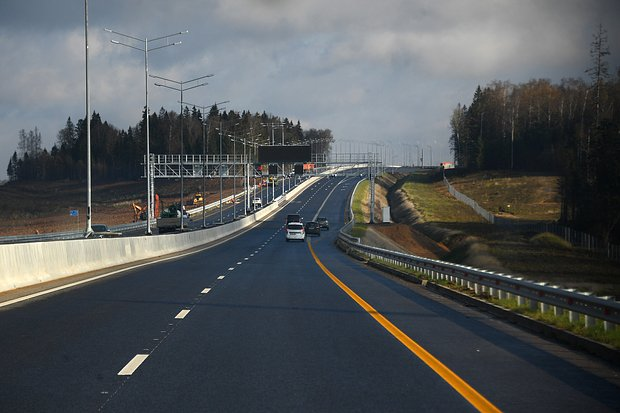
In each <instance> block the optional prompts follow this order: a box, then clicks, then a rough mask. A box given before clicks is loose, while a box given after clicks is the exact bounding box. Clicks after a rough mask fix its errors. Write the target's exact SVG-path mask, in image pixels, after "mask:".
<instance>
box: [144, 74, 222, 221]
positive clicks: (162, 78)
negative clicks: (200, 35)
mask: <svg viewBox="0 0 620 413" xmlns="http://www.w3.org/2000/svg"><path fill="white" fill-rule="evenodd" d="M149 76H151V77H153V78H156V79H161V80H164V81H167V82H172V83H174V84H176V85H178V87H176V86H169V85H165V84H162V83H155V86H161V87H165V88H168V89H172V90H176V91H177V92H181V113H180V114H179V116H180V117H181V159H179V174H180V175H181V204H180V206H179V208H180V209H181V231H183V219H184V216H183V174H184V172H183V91H184V90H191V89H196V88H197V87H200V86H206V85H207V83H206V82H203V83H200V84H197V85H194V86H191V87H188V88H185V89H184V88H183V85H184V84H186V83H191V82H196V81H198V80H202V79H204V78H207V77H211V76H213V75H212V74H211V75H205V76H200V77H197V78H195V79H192V80H186V81H178V80H172V79H166V78H165V77H161V76H155V75H149ZM203 202H204V198H203Z"/></svg>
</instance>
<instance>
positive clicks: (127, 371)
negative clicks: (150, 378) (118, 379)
mask: <svg viewBox="0 0 620 413" xmlns="http://www.w3.org/2000/svg"><path fill="white" fill-rule="evenodd" d="M148 356H149V355H148V354H136V355H135V356H134V358H132V359H131V361H129V363H127V364H126V365H125V367H123V368H122V370H121V371H119V372H118V376H131V375H132V374H133V372H134V371H136V370H137V369H138V367H140V365H141V364H142V363H144V360H146V358H147V357H148Z"/></svg>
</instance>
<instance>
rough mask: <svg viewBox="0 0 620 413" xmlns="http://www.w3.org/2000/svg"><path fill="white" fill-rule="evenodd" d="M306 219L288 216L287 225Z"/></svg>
mask: <svg viewBox="0 0 620 413" xmlns="http://www.w3.org/2000/svg"><path fill="white" fill-rule="evenodd" d="M303 220H304V219H303V218H302V217H301V215H299V214H288V215H287V216H286V223H287V224H289V223H291V222H302V221H303Z"/></svg>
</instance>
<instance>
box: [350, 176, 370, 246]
mask: <svg viewBox="0 0 620 413" xmlns="http://www.w3.org/2000/svg"><path fill="white" fill-rule="evenodd" d="M369 191H370V182H369V181H368V180H367V179H366V180H364V181H362V182H360V183H359V185H358V186H357V189H356V190H355V193H354V194H353V205H352V209H353V217H354V220H355V225H354V226H353V229H352V230H351V236H353V237H358V238H361V237H363V236H364V234H365V233H366V226H367V224H365V222H368V221H369V220H370V213H369V209H368V206H369V201H368V197H369Z"/></svg>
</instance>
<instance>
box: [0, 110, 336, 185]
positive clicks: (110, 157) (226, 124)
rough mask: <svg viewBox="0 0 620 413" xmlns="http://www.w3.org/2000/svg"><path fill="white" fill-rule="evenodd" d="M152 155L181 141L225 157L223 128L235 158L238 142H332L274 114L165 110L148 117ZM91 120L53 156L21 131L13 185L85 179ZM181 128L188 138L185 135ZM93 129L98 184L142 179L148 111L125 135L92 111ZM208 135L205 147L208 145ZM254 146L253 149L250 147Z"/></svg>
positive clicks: (60, 140)
mask: <svg viewBox="0 0 620 413" xmlns="http://www.w3.org/2000/svg"><path fill="white" fill-rule="evenodd" d="M148 123H149V142H150V152H151V153H154V154H180V153H181V136H182V137H183V139H182V141H183V153H184V154H202V153H203V151H204V152H205V153H207V154H219V153H220V135H219V128H220V125H221V128H222V130H223V131H224V134H223V135H224V137H223V139H222V148H221V150H222V153H224V154H228V153H233V141H232V139H231V138H230V137H229V136H228V135H232V136H235V137H236V138H237V139H238V140H243V139H244V138H245V139H246V141H247V142H250V140H251V141H252V142H253V143H254V144H261V145H268V144H270V143H271V140H272V139H273V141H274V142H275V144H280V143H281V142H282V140H284V143H285V144H286V145H296V144H312V148H313V151H315V152H319V153H325V152H328V151H329V149H330V147H331V142H332V141H333V139H334V138H333V136H332V133H331V131H330V130H329V129H325V130H317V129H309V130H307V131H304V130H303V129H302V127H301V124H300V122H299V121H297V123H293V122H291V121H289V120H288V119H287V118H284V119H281V118H279V117H276V116H273V115H267V114H266V113H265V112H263V113H262V114H258V113H255V114H251V113H250V112H248V111H243V112H241V113H239V112H235V111H232V110H231V111H228V112H226V111H220V109H219V108H218V107H217V105H213V106H212V107H211V108H210V110H209V112H207V113H203V112H201V111H200V110H198V109H197V108H196V107H192V108H189V107H188V106H185V107H184V108H183V113H182V114H181V115H180V114H178V113H175V112H174V111H166V110H165V109H164V108H161V109H160V110H159V113H153V114H151V115H150V117H149V122H148ZM86 124H87V122H86V120H85V119H80V120H78V121H77V123H73V121H72V120H71V118H68V119H67V122H66V124H65V127H64V128H62V129H61V130H60V131H59V132H58V134H57V139H56V143H55V144H54V145H53V147H52V148H51V150H50V151H48V150H47V149H44V148H41V134H40V132H39V131H38V130H37V128H35V130H34V131H32V130H31V131H29V132H26V131H25V130H23V129H22V130H20V131H19V136H18V148H17V150H16V151H15V152H14V153H13V156H12V157H11V159H10V161H9V165H8V167H7V175H8V177H9V181H20V180H24V181H25V180H57V179H76V180H83V179H86V172H87V171H86V153H87V148H86V146H87V134H86ZM181 124H182V125H183V134H182V135H181ZM90 130H91V173H92V177H93V179H94V180H96V181H98V182H106V181H117V180H134V179H139V178H141V177H142V175H143V163H144V155H145V153H146V111H143V113H142V120H141V121H140V122H139V123H138V124H137V125H136V126H135V127H130V128H128V129H127V130H126V131H125V130H119V129H118V128H116V127H114V126H113V125H111V124H109V123H108V122H106V121H103V120H102V119H101V116H100V115H99V114H98V113H96V112H93V114H92V116H91V121H90ZM203 131H204V136H205V139H204V145H203ZM248 147H249V145H248Z"/></svg>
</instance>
